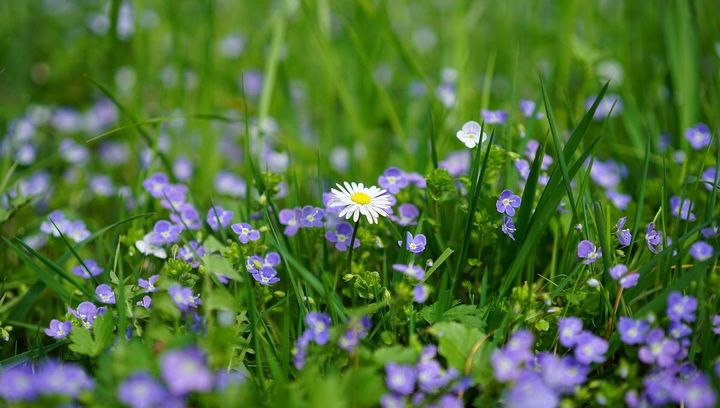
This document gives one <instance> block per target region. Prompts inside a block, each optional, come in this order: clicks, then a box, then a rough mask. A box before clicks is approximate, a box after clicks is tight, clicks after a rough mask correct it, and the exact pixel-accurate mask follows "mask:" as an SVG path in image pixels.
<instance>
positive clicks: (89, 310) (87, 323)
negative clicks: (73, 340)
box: [68, 302, 106, 328]
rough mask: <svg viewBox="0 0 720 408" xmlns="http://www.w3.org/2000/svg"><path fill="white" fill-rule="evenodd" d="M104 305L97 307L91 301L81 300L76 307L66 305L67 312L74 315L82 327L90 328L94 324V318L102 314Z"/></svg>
mask: <svg viewBox="0 0 720 408" xmlns="http://www.w3.org/2000/svg"><path fill="white" fill-rule="evenodd" d="M105 311H106V309H105V308H104V307H97V306H95V305H94V304H93V303H91V302H82V303H80V304H79V305H78V307H77V309H73V308H70V307H68V313H70V314H71V315H73V316H75V318H77V319H78V320H80V322H81V323H82V325H83V327H85V328H90V327H92V326H93V324H95V319H96V318H97V317H98V316H100V315H101V314H104V313H105Z"/></svg>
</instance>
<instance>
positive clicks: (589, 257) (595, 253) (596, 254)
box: [577, 239, 602, 265]
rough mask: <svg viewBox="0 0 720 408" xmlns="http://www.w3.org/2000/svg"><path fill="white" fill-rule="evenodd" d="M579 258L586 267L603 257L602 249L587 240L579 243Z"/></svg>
mask: <svg viewBox="0 0 720 408" xmlns="http://www.w3.org/2000/svg"><path fill="white" fill-rule="evenodd" d="M577 256H578V258H580V259H582V260H583V263H584V264H585V265H590V264H591V263H593V262H595V261H597V260H598V259H599V258H600V257H602V248H599V247H596V246H595V244H593V243H592V242H590V241H588V240H586V239H585V240H582V241H580V243H578V248H577Z"/></svg>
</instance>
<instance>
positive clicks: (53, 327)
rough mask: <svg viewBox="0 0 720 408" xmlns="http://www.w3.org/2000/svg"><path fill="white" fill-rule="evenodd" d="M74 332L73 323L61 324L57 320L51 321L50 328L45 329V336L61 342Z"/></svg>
mask: <svg viewBox="0 0 720 408" xmlns="http://www.w3.org/2000/svg"><path fill="white" fill-rule="evenodd" d="M71 331H72V323H71V322H61V321H60V320H57V319H52V320H51V321H50V327H49V328H47V329H45V334H47V335H48V336H50V337H52V338H54V339H57V340H60V339H64V338H66V337H67V336H68V335H69V334H70V332H71Z"/></svg>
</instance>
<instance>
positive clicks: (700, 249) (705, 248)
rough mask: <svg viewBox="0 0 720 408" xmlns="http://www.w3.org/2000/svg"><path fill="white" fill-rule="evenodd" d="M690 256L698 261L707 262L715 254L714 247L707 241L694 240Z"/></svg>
mask: <svg viewBox="0 0 720 408" xmlns="http://www.w3.org/2000/svg"><path fill="white" fill-rule="evenodd" d="M690 256H692V257H693V259H694V260H696V261H698V262H705V261H707V260H708V259H710V258H712V256H713V247H712V246H710V244H708V243H707V242H705V241H697V242H693V244H692V245H691V246H690Z"/></svg>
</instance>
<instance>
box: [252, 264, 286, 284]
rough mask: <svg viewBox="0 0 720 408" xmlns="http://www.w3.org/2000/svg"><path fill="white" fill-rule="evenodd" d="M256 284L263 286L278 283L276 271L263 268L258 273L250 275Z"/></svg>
mask: <svg viewBox="0 0 720 408" xmlns="http://www.w3.org/2000/svg"><path fill="white" fill-rule="evenodd" d="M252 277H253V279H255V280H256V281H257V282H258V283H260V284H261V285H264V286H269V285H274V284H276V283H278V282H280V278H278V277H277V271H276V270H275V269H273V268H270V267H267V266H266V267H263V268H262V269H260V272H259V273H256V274H253V275H252Z"/></svg>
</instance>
